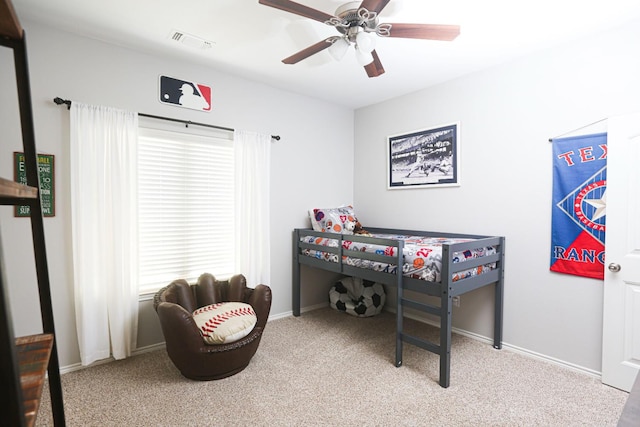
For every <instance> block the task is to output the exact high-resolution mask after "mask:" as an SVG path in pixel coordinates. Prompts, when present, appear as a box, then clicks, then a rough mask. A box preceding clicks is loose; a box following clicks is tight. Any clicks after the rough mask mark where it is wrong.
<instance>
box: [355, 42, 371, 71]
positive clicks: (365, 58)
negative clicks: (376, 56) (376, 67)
mask: <svg viewBox="0 0 640 427" xmlns="http://www.w3.org/2000/svg"><path fill="white" fill-rule="evenodd" d="M356 60H357V61H358V64H360V65H362V66H363V67H364V66H365V65H369V64H371V63H372V62H373V55H372V54H371V52H366V51H363V50H362V49H360V48H359V47H358V46H356Z"/></svg>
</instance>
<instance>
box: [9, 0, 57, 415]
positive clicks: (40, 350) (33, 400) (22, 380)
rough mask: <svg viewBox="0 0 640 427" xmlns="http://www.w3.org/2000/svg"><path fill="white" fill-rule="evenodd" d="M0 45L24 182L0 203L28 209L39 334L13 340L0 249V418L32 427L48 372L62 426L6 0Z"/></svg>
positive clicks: (19, 61)
mask: <svg viewBox="0 0 640 427" xmlns="http://www.w3.org/2000/svg"><path fill="white" fill-rule="evenodd" d="M0 45H2V46H4V47H7V48H9V49H12V50H13V56H14V65H15V71H16V86H17V90H18V101H19V107H20V122H21V128H22V145H23V150H24V157H25V169H26V178H27V185H22V184H18V183H16V182H14V181H12V180H8V179H3V178H0V204H1V205H12V206H16V207H17V206H28V207H29V209H30V214H29V216H30V218H31V235H32V240H33V249H34V257H35V264H36V276H37V282H38V291H39V295H40V311H41V316H42V330H43V333H41V334H36V335H31V336H26V337H18V338H16V337H15V336H14V332H13V321H12V317H11V311H10V304H9V298H8V294H7V291H6V289H5V286H7V284H6V277H5V274H6V270H5V267H4V263H3V258H2V247H1V244H0V392H1V393H0V394H1V395H2V396H3V398H2V399H0V414H1V417H2V421H3V425H10V426H33V425H35V420H36V416H37V413H38V408H39V406H40V397H41V394H42V388H43V385H44V382H45V375H46V374H47V373H48V381H49V393H50V396H51V406H52V415H53V421H54V424H55V425H56V426H64V425H65V419H64V406H63V400H62V384H61V381H60V369H59V363H58V352H57V349H56V343H55V339H54V337H55V330H54V323H53V308H52V304H51V289H50V283H49V272H48V267H47V254H46V246H45V240H44V224H43V217H42V203H41V200H40V191H39V188H40V186H39V176H38V175H39V174H38V156H37V153H36V146H35V131H34V126H33V112H32V106H31V89H30V84H29V70H28V63H27V62H28V61H27V50H26V40H25V36H24V31H23V29H22V26H21V25H20V22H19V21H18V18H17V16H16V14H15V11H14V9H13V5H12V4H11V1H10V0H0ZM0 243H1V242H0ZM5 423H6V424H5Z"/></svg>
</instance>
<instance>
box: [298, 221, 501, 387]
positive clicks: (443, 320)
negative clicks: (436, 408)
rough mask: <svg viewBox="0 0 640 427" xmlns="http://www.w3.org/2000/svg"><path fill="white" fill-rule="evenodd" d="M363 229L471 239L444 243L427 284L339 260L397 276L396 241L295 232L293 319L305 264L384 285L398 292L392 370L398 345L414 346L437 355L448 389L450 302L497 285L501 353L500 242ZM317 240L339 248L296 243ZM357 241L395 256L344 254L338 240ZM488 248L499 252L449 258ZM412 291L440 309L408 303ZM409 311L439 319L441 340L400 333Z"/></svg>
mask: <svg viewBox="0 0 640 427" xmlns="http://www.w3.org/2000/svg"><path fill="white" fill-rule="evenodd" d="M367 230H368V231H369V232H370V233H372V234H393V235H409V236H431V237H450V238H470V239H474V240H472V241H469V242H464V243H455V244H445V245H443V246H442V260H443V261H442V271H441V277H442V281H441V282H428V281H425V280H419V279H413V278H409V277H406V276H403V275H402V274H395V273H388V272H385V271H375V270H370V269H365V268H359V267H354V266H351V265H347V264H344V263H343V262H342V257H343V255H344V256H349V257H352V258H360V259H363V260H370V261H378V262H382V263H387V264H393V265H396V266H399V267H398V268H397V271H402V263H403V257H402V253H403V252H402V251H403V248H404V242H403V241H401V240H395V239H382V238H377V237H371V236H364V235H342V234H335V233H323V232H318V231H313V230H312V229H302V228H298V229H295V230H294V231H293V283H292V286H293V293H292V297H293V315H294V316H300V292H301V284H300V266H301V265H308V266H310V267H314V268H319V269H322V270H328V271H333V272H336V273H340V274H344V275H347V276H352V277H360V278H362V279H365V280H371V281H374V282H379V283H382V284H385V285H390V286H395V287H396V291H397V306H396V362H395V364H396V366H397V367H400V366H402V345H403V342H407V343H409V344H413V345H415V346H418V347H420V348H422V349H425V350H427V351H430V352H432V353H435V354H437V355H439V356H440V381H439V384H440V386H442V387H449V377H450V371H451V314H452V306H453V297H455V296H458V295H462V294H464V293H466V292H470V291H473V290H475V289H478V288H481V287H484V286H489V285H493V286H495V304H494V326H493V347H494V348H496V349H501V348H502V310H503V308H502V307H503V292H504V243H505V239H504V237H495V236H478V235H469V234H455V233H440V232H430V231H415V230H398V229H386V228H370V227H367ZM304 236H315V237H324V238H327V239H338V240H339V245H338V247H327V246H320V245H315V244H312V243H304V242H301V241H300V238H301V237H304ZM343 240H346V241H355V242H362V243H370V244H376V245H384V246H394V247H396V248H397V250H396V251H395V253H396V256H386V255H379V254H375V253H367V252H359V251H350V250H346V249H343V245H342V241H343ZM487 246H495V247H496V248H497V252H496V253H495V254H494V255H489V256H485V257H481V258H475V259H469V260H467V261H465V262H460V263H454V262H453V260H452V256H453V254H454V253H455V252H460V251H464V250H473V249H476V248H482V247H487ZM303 249H311V250H316V251H322V252H329V253H333V254H336V255H337V256H338V262H337V263H335V262H329V261H325V260H323V259H318V258H314V257H309V256H305V255H303V254H301V251H302V250H303ZM493 262H495V263H497V268H495V269H494V270H491V271H489V272H486V273H484V274H481V275H477V276H472V277H468V278H465V279H461V280H458V281H456V282H453V281H452V279H451V275H452V274H453V273H455V272H458V271H463V270H466V269H469V268H472V267H476V266H479V265H484V264H488V263H493ZM405 290H411V291H415V292H419V293H421V294H427V295H430V296H434V297H439V298H440V304H439V305H431V304H425V303H423V302H419V301H415V300H410V299H408V298H407V296H405V294H404V291H405ZM405 307H409V308H412V309H415V310H418V311H421V312H423V313H428V314H431V315H435V316H437V317H439V318H440V340H439V343H434V342H431V341H427V340H424V339H421V338H417V337H415V336H411V335H408V334H406V333H404V329H403V323H404V317H405V316H404V308H405Z"/></svg>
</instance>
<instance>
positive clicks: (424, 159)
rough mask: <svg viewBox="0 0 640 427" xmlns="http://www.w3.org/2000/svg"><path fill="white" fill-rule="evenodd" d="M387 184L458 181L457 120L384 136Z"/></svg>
mask: <svg viewBox="0 0 640 427" xmlns="http://www.w3.org/2000/svg"><path fill="white" fill-rule="evenodd" d="M387 141H388V144H387V184H388V188H389V189H391V190H395V189H407V188H434V187H454V186H459V185H460V169H459V165H458V163H459V158H460V153H459V150H458V146H459V144H460V124H459V123H453V124H448V125H443V126H438V127H434V128H430V129H423V130H418V131H414V132H409V133H404V134H401V135H393V136H389V137H388V138H387Z"/></svg>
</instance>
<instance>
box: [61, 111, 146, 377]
mask: <svg viewBox="0 0 640 427" xmlns="http://www.w3.org/2000/svg"><path fill="white" fill-rule="evenodd" d="M70 133H71V147H70V156H71V161H70V169H71V220H72V244H73V275H74V277H73V280H74V294H75V308H76V326H77V330H78V343H79V346H80V357H81V361H82V364H83V365H88V364H90V363H92V362H94V361H96V360H100V359H105V358H108V357H109V356H113V357H114V358H115V359H122V358H125V357H127V356H129V355H130V354H131V350H132V349H134V348H135V346H136V335H137V329H138V290H137V282H136V281H137V261H136V260H137V237H136V236H137V228H136V224H137V214H136V212H137V207H136V205H137V184H136V183H137V176H136V163H137V143H138V115H137V113H131V112H127V111H122V110H117V109H114V108H109V107H101V106H92V105H85V104H81V103H78V102H75V101H73V102H72V104H71V126H70Z"/></svg>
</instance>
